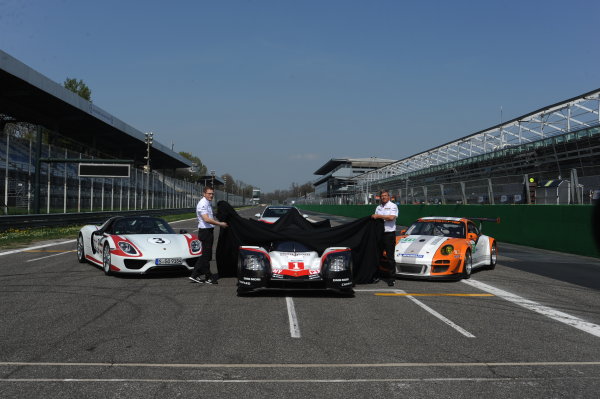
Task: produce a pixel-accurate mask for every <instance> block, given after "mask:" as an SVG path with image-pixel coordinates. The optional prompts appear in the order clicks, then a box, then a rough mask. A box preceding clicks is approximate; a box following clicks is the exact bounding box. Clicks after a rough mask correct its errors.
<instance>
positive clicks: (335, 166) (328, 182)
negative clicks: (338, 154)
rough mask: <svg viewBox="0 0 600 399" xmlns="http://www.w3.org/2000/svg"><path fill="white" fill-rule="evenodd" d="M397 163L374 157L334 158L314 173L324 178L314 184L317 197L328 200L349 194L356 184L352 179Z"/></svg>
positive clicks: (392, 160) (393, 160)
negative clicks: (352, 186)
mask: <svg viewBox="0 0 600 399" xmlns="http://www.w3.org/2000/svg"><path fill="white" fill-rule="evenodd" d="M396 161H397V160H395V159H383V158H374V157H371V158H332V159H330V160H329V161H327V162H326V163H325V165H323V166H321V167H320V168H319V169H317V170H316V171H315V173H314V174H315V175H320V176H322V177H320V178H318V179H317V180H316V181H315V182H314V183H313V186H314V187H315V195H316V196H317V197H322V198H328V197H334V196H340V195H342V196H343V195H345V194H348V191H349V189H350V188H351V185H352V184H354V183H353V182H352V181H351V180H350V179H352V178H353V177H355V176H358V175H360V174H362V173H365V172H369V171H371V170H375V169H378V168H381V167H383V166H385V165H388V164H390V163H392V162H396Z"/></svg>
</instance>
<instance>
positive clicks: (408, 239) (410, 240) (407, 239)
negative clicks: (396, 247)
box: [400, 238, 417, 242]
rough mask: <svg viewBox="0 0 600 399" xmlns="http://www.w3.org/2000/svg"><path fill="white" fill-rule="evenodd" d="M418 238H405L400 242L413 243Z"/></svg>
mask: <svg viewBox="0 0 600 399" xmlns="http://www.w3.org/2000/svg"><path fill="white" fill-rule="evenodd" d="M416 240H417V239H416V238H403V239H401V240H400V242H413V241H416Z"/></svg>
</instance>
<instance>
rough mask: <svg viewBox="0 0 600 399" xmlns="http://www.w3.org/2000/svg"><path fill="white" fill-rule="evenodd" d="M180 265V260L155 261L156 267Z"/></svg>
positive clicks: (163, 259)
mask: <svg viewBox="0 0 600 399" xmlns="http://www.w3.org/2000/svg"><path fill="white" fill-rule="evenodd" d="M182 263H183V259H182V258H157V259H156V261H155V264H156V265H181V264H182Z"/></svg>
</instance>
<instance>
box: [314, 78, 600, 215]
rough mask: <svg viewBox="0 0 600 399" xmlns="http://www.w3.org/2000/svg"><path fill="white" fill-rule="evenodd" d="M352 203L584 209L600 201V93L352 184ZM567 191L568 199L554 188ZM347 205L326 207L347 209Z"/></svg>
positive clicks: (388, 167)
mask: <svg viewBox="0 0 600 399" xmlns="http://www.w3.org/2000/svg"><path fill="white" fill-rule="evenodd" d="M352 183H353V184H351V185H349V186H350V187H353V188H354V189H353V191H352V194H351V197H350V198H351V202H352V203H357V204H363V203H369V202H372V201H373V198H374V197H375V194H376V193H377V192H378V191H379V190H381V189H384V188H385V189H388V190H391V194H392V196H394V197H395V198H396V201H397V202H399V203H402V204H422V203H427V204H435V203H439V204H454V203H462V204H510V203H532V204H535V203H538V204H539V203H543V204H565V203H566V204H584V203H591V201H592V199H593V198H594V196H598V194H599V193H600V89H598V90H594V91H591V92H588V93H585V94H582V95H580V96H578V97H574V98H571V99H568V100H565V101H562V102H560V103H557V104H553V105H549V106H547V107H543V108H541V109H538V110H536V111H533V112H531V113H528V114H526V115H523V116H520V117H518V118H515V119H513V120H510V121H507V122H505V123H502V124H499V125H496V126H493V127H491V128H488V129H485V130H482V131H479V132H476V133H473V134H471V135H468V136H465V137H463V138H460V139H458V140H455V141H452V142H450V143H446V144H443V145H441V146H438V147H435V148H433V149H430V150H428V151H424V152H422V153H419V154H416V155H412V156H410V157H407V158H404V159H401V160H399V161H397V162H393V163H390V164H389V165H386V166H384V167H381V168H378V169H376V170H373V171H369V172H366V173H363V174H361V175H358V176H355V177H353V178H352ZM558 186H562V187H563V188H566V190H567V191H568V193H567V195H564V194H563V193H561V192H560V190H558V189H552V187H558ZM342 201H345V202H347V201H348V199H347V197H346V198H341V197H340V198H326V199H320V200H319V202H320V203H332V204H335V203H342Z"/></svg>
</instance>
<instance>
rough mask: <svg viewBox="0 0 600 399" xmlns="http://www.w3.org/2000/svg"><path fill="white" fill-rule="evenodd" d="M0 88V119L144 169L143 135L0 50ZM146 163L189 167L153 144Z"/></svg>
mask: <svg viewBox="0 0 600 399" xmlns="http://www.w3.org/2000/svg"><path fill="white" fill-rule="evenodd" d="M0 87H1V88H2V90H0V113H4V114H7V115H9V116H11V117H13V118H16V119H17V121H19V122H29V123H34V124H39V125H42V126H45V127H46V128H48V129H51V130H54V131H57V132H58V133H59V134H61V135H62V136H65V137H68V138H71V139H73V140H74V141H76V142H79V143H82V144H86V145H89V146H92V147H94V148H97V149H98V150H99V151H102V152H104V153H106V154H110V155H113V156H115V157H116V158H124V159H133V160H134V162H135V163H136V164H145V160H144V156H145V155H146V143H145V136H144V133H142V132H141V131H139V130H137V129H135V128H133V127H131V126H130V125H128V124H126V123H125V122H123V121H121V120H120V119H117V118H115V117H114V116H113V115H111V114H110V113H108V112H106V111H105V110H103V109H102V108H100V107H98V106H96V105H95V104H93V103H92V102H90V101H87V100H85V99H84V98H82V97H80V96H79V95H77V94H75V93H73V92H71V91H70V90H67V89H65V88H64V87H62V86H61V85H60V84H58V83H56V82H54V81H52V80H50V79H48V78H47V77H45V76H44V75H42V74H40V73H39V72H37V71H35V70H33V69H32V68H30V67H28V66H27V65H25V64H23V63H22V62H20V61H18V60H17V59H15V58H13V57H11V56H10V55H8V54H7V53H5V52H3V51H1V50H0ZM151 161H152V168H153V169H176V168H184V167H190V166H191V161H189V160H187V159H186V158H184V157H182V156H181V155H179V154H177V153H176V152H174V151H172V150H171V149H169V148H168V147H166V146H164V145H162V144H160V143H158V142H157V141H156V139H155V140H154V144H153V145H152V151H151Z"/></svg>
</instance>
